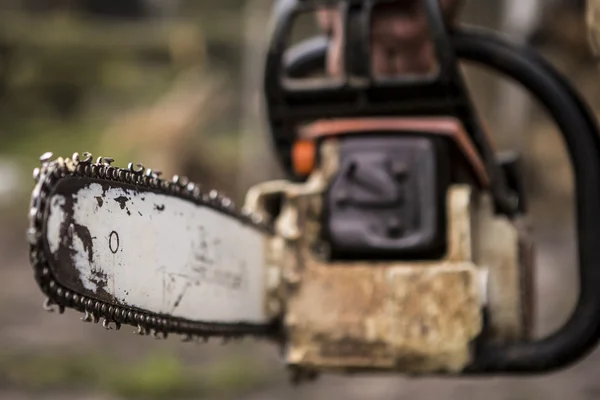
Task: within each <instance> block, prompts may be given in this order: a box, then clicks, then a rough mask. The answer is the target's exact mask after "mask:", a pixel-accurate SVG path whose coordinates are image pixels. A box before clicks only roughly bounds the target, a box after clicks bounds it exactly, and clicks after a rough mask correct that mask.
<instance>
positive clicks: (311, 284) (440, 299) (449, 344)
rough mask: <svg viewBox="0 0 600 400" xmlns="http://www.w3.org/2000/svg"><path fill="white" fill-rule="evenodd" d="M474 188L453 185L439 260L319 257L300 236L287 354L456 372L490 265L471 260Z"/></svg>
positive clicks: (311, 364) (296, 360) (310, 362)
mask: <svg viewBox="0 0 600 400" xmlns="http://www.w3.org/2000/svg"><path fill="white" fill-rule="evenodd" d="M470 198H471V191H470V189H469V188H468V187H467V188H464V187H459V188H453V189H451V191H450V193H449V211H450V213H449V214H450V221H451V225H452V227H453V228H452V229H451V230H450V234H449V238H448V239H449V247H450V249H449V251H448V256H447V258H446V259H444V260H441V261H438V262H377V263H368V262H333V263H328V262H325V261H321V260H319V258H318V257H315V255H314V254H313V253H312V251H311V250H310V247H309V246H308V245H307V243H302V241H299V242H298V246H297V247H296V248H295V250H296V253H295V254H296V267H297V270H296V275H297V276H298V278H297V280H296V282H295V283H294V285H293V287H292V288H291V289H290V291H289V299H288V304H287V314H286V319H285V325H286V328H287V330H288V332H289V333H290V347H289V351H288V353H287V362H288V363H290V364H292V365H298V366H302V367H305V368H325V369H332V370H346V371H348V370H380V369H384V370H401V371H403V372H409V373H432V372H459V371H461V370H462V369H463V368H464V367H465V366H466V365H468V363H469V362H470V360H471V344H472V341H473V340H474V339H475V338H476V337H477V336H478V335H479V334H480V333H481V330H482V326H483V319H482V304H483V302H484V299H485V296H486V293H485V291H486V288H485V287H484V286H482V277H483V276H485V273H484V272H485V271H482V270H481V269H480V268H478V266H477V265H475V264H474V263H473V260H472V254H473V252H472V248H471V241H470V240H469V239H470V237H471V234H472V232H471V224H470V219H468V218H465V216H468V215H469V213H470V206H471V203H470V201H469V199H470Z"/></svg>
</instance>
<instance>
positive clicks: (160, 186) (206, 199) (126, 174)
mask: <svg viewBox="0 0 600 400" xmlns="http://www.w3.org/2000/svg"><path fill="white" fill-rule="evenodd" d="M40 161H41V163H42V166H41V167H40V168H36V169H35V170H34V174H33V175H34V180H35V182H36V186H35V189H34V191H33V194H32V199H31V205H30V212H29V229H28V242H29V256H30V261H31V264H32V265H33V268H34V271H35V278H36V281H37V283H38V285H39V286H40V288H41V290H42V291H43V293H44V294H45V295H46V296H48V298H47V299H46V301H45V302H44V308H45V309H46V310H47V311H50V312H55V311H58V312H59V313H63V312H64V310H65V308H71V309H75V310H77V311H79V312H82V313H84V316H83V317H82V320H83V321H84V322H89V323H99V322H100V320H101V319H102V326H103V327H104V328H106V329H117V330H118V329H120V327H121V325H122V324H126V325H131V326H134V327H137V330H136V331H135V333H136V334H138V335H152V336H153V337H155V338H158V339H161V338H166V337H167V336H168V334H170V333H173V334H179V335H183V340H184V341H193V340H204V341H206V340H208V338H210V337H220V338H224V339H225V340H227V339H236V338H241V337H245V336H254V337H266V336H273V335H274V331H275V328H274V326H273V325H271V324H266V325H254V324H243V323H239V324H222V323H210V322H197V321H189V320H185V319H182V318H177V317H174V316H170V315H166V314H157V313H151V312H147V311H144V310H140V309H136V308H135V307H131V306H128V305H126V304H118V302H117V301H114V302H108V301H102V300H99V299H95V298H92V297H89V296H86V295H83V294H81V293H77V292H75V291H74V290H71V289H70V288H68V287H66V286H65V285H63V284H61V283H60V282H59V279H57V277H56V275H55V273H54V272H53V269H52V266H51V265H50V264H51V263H50V260H49V256H48V252H47V248H48V245H47V243H45V239H44V213H46V212H47V209H48V202H49V199H50V196H51V194H52V192H53V190H54V189H55V188H56V187H57V185H58V184H59V183H60V182H61V181H63V180H65V179H68V178H84V179H93V180H96V181H98V182H101V183H102V182H106V183H111V182H112V183H121V184H123V183H124V184H131V185H135V187H136V188H138V189H140V190H147V191H151V192H154V193H161V194H164V195H167V196H171V197H176V198H178V199H181V200H184V201H186V202H190V203H192V204H194V205H197V206H202V207H207V208H209V209H211V210H214V211H217V212H218V213H221V214H223V215H226V216H227V217H228V218H230V219H234V220H237V221H239V222H240V223H242V224H244V225H246V226H248V227H251V228H252V229H254V230H256V231H258V232H261V233H265V234H271V233H272V232H273V228H272V226H271V225H270V223H269V222H267V221H264V220H263V218H262V216H260V215H258V214H256V213H252V212H251V211H249V210H246V209H242V210H241V211H237V210H236V207H235V205H234V203H233V201H232V200H231V199H230V198H228V197H226V196H224V195H222V194H221V193H219V192H217V191H216V190H209V191H207V190H204V189H203V188H202V187H200V186H199V185H196V184H194V183H192V182H189V180H188V179H187V178H185V177H180V176H174V177H173V179H172V180H166V179H163V178H161V177H160V176H161V173H160V172H159V171H154V170H152V169H150V168H145V167H144V166H143V165H141V164H134V163H130V164H129V165H128V168H119V167H115V166H113V165H112V163H113V162H114V160H113V159H112V158H109V157H98V158H97V159H96V161H95V162H94V161H93V156H92V154H90V153H83V155H81V156H80V155H79V154H78V153H75V154H73V156H72V158H56V159H52V154H51V153H46V154H44V155H43V156H42V157H41V158H40ZM140 245H143V243H140ZM141 279H143V278H141Z"/></svg>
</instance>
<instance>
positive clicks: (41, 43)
mask: <svg viewBox="0 0 600 400" xmlns="http://www.w3.org/2000/svg"><path fill="white" fill-rule="evenodd" d="M271 6H272V0H201V1H197V0H196V1H195V0H0V399H7V400H8V399H11V400H12V399H15V400H19V399H85V400H88V399H89V400H91V399H98V400H99V399H106V400H109V399H110V400H117V399H213V398H214V399H221V398H232V399H334V398H344V399H367V398H368V399H415V398H419V399H462V398H481V399H483V398H486V399H491V400H493V399H507V400H508V399H510V400H525V399H596V398H600V382H599V381H598V379H597V377H598V376H599V374H600V354H593V355H592V356H590V357H589V358H588V359H586V360H584V361H583V362H581V363H580V364H578V365H577V366H575V367H573V368H570V369H568V370H566V371H564V372H561V373H559V374H554V375H552V376H548V377H542V378H535V379H525V378H522V379H512V378H511V379H499V378H498V379H484V380H478V381H470V380H439V379H419V380H408V379H405V378H401V377H378V378H373V377H369V378H366V377H351V378H343V377H335V376H327V377H322V378H321V379H320V380H318V381H317V382H316V383H314V384H310V385H306V386H301V387H298V388H295V387H292V386H291V385H290V384H289V383H288V381H287V375H286V373H285V370H284V368H283V366H282V365H281V364H280V362H279V359H278V356H279V355H278V351H277V349H275V348H273V347H271V346H269V345H266V344H264V343H259V342H253V341H246V342H242V343H237V344H230V345H228V346H221V345H220V344H219V343H216V342H215V343H209V344H206V345H193V344H183V343H180V342H178V340H177V339H176V338H172V339H169V340H167V341H156V340H152V339H149V338H138V337H135V336H134V335H132V333H131V332H132V331H133V328H128V327H125V328H124V329H122V330H121V331H119V332H114V331H111V332H107V331H105V330H104V329H102V328H101V327H100V326H92V325H89V324H84V323H82V322H80V321H79V315H78V314H76V313H73V312H68V311H67V312H66V313H65V315H62V316H56V315H49V314H47V313H46V312H45V311H43V310H42V307H41V305H42V301H43V297H42V295H41V293H40V292H39V291H38V289H37V287H36V286H35V283H34V280H33V276H32V273H31V268H30V266H29V262H28V259H27V248H26V243H25V229H26V224H27V221H26V217H27V203H28V200H29V195H30V193H31V190H32V188H33V180H32V178H31V171H32V170H33V168H35V167H36V166H37V164H38V161H37V159H38V157H39V156H40V155H41V154H42V153H44V152H46V151H52V152H53V153H54V154H55V155H57V156H69V155H70V154H72V153H73V152H75V151H78V152H83V151H90V152H92V153H94V155H95V156H99V155H103V156H111V157H113V158H115V159H116V160H117V161H116V163H117V164H118V165H119V166H124V165H126V163H127V162H129V161H136V162H143V163H144V164H145V165H146V166H148V167H152V168H155V169H159V170H161V171H163V172H164V173H165V174H166V175H167V176H170V175H171V174H174V173H177V174H182V175H187V176H189V177H190V178H191V179H192V180H194V181H198V182H202V183H204V184H206V185H208V186H212V187H215V188H217V189H220V190H223V191H225V192H227V193H229V194H230V195H232V196H233V197H234V198H236V199H238V200H239V199H241V198H242V196H243V193H244V192H245V190H246V189H247V188H248V187H249V186H250V185H251V184H253V183H256V182H258V181H261V180H264V179H272V178H277V177H280V176H281V175H280V172H279V170H278V169H277V165H276V163H275V162H274V161H273V157H272V156H271V154H270V151H271V150H270V147H269V146H270V145H269V142H268V138H267V130H266V127H265V123H264V119H263V115H262V110H261V103H260V100H261V98H260V84H261V79H262V77H261V73H262V70H261V68H262V55H263V53H264V49H265V44H266V39H267V36H266V35H267V26H268V22H269V11H270V7H271ZM463 15H464V18H463V20H464V21H465V22H468V23H472V24H477V25H483V26H486V27H490V28H494V29H498V30H501V31H502V32H503V33H504V34H506V35H509V36H510V38H511V39H512V40H515V41H517V42H524V43H529V44H530V45H532V46H534V47H536V48H537V49H538V50H539V51H540V52H541V53H542V54H543V55H544V56H546V57H547V58H548V59H549V60H550V61H551V62H552V63H553V64H554V65H555V66H556V67H557V68H558V69H559V70H560V71H562V72H563V73H565V74H567V75H568V76H569V77H570V78H571V80H572V82H573V84H574V85H576V86H577V87H578V88H579V90H580V91H581V92H582V94H583V96H584V97H585V98H586V99H587V100H588V102H589V103H590V105H591V106H592V107H593V108H594V110H597V111H600V72H598V71H597V67H596V63H595V62H594V60H592V58H591V55H590V52H589V50H588V43H587V36H586V30H585V25H584V14H583V2H581V1H573V0H570V1H567V0H493V1H485V2H484V1H474V0H472V1H467V7H466V10H465V12H464V14H463ZM465 71H466V73H467V76H468V82H469V84H470V86H471V89H472V90H473V92H474V96H475V99H476V102H477V104H478V107H479V109H480V111H481V112H482V114H483V116H484V117H485V118H486V120H487V122H488V124H489V126H490V128H491V130H492V132H493V134H494V137H495V139H496V142H497V144H498V146H499V147H500V148H501V149H516V150H518V151H519V152H520V153H521V154H522V155H523V157H524V161H525V166H526V181H527V183H528V191H529V196H530V201H531V211H532V216H531V217H532V218H531V219H532V224H533V227H534V235H535V238H536V239H537V241H538V246H539V256H538V267H539V268H538V270H537V282H538V288H539V290H538V295H537V297H538V299H539V303H540V306H539V311H540V313H539V318H538V327H539V329H538V334H539V335H545V334H547V333H550V332H551V331H552V330H554V329H556V328H557V327H558V326H560V325H561V324H562V323H563V322H564V321H565V320H566V318H567V317H568V315H569V313H570V311H571V309H572V307H573V305H574V302H575V300H576V297H577V290H578V288H577V280H576V275H575V253H574V244H575V241H574V228H573V201H572V189H573V187H572V177H571V170H570V166H569V163H568V159H567V156H566V153H565V150H564V148H563V143H562V139H561V137H560V135H559V134H558V132H557V131H556V128H555V126H554V125H553V124H552V123H551V121H550V120H549V119H548V117H547V115H545V114H544V113H543V110H541V109H540V108H538V107H537V105H536V104H534V103H532V102H531V101H530V99H529V98H528V96H527V95H526V94H524V92H522V91H521V90H520V89H519V88H518V87H516V86H513V85H512V84H510V83H506V82H500V81H499V80H498V79H497V78H496V77H495V76H493V75H490V74H488V73H486V72H485V71H480V70H478V69H476V68H473V67H470V66H465Z"/></svg>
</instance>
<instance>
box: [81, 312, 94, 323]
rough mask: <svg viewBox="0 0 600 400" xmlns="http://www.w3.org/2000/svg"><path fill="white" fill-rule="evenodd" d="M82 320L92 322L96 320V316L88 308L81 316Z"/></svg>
mask: <svg viewBox="0 0 600 400" xmlns="http://www.w3.org/2000/svg"><path fill="white" fill-rule="evenodd" d="M81 320H82V321H83V322H87V323H91V322H92V321H93V320H94V318H93V317H92V313H90V312H89V311H87V310H86V311H85V315H84V316H83V317H81Z"/></svg>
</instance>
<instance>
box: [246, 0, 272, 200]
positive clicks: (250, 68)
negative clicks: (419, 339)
mask: <svg viewBox="0 0 600 400" xmlns="http://www.w3.org/2000/svg"><path fill="white" fill-rule="evenodd" d="M271 4H272V0H249V1H247V2H246V6H245V8H244V10H243V13H244V16H243V21H244V32H243V35H244V36H243V38H244V53H243V62H242V63H241V65H242V71H241V75H242V77H243V80H242V82H243V86H242V88H241V96H240V98H241V101H242V105H241V110H242V123H241V133H240V148H241V150H240V161H239V173H238V185H237V186H238V189H237V191H238V192H239V193H238V194H240V195H241V194H243V193H245V191H246V190H247V189H248V187H249V186H251V185H253V184H255V183H257V182H261V181H265V180H268V179H273V178H274V177H276V176H277V175H278V174H279V173H280V171H279V169H278V165H277V162H276V159H275V154H274V150H273V148H272V146H271V141H270V138H269V131H268V129H269V128H268V126H267V124H266V121H265V115H264V105H263V95H262V90H263V85H262V82H263V65H264V58H265V54H266V51H267V45H268V40H269V38H268V37H267V31H268V29H265V27H266V26H267V25H268V22H269V14H270V11H271V9H270V8H271Z"/></svg>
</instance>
